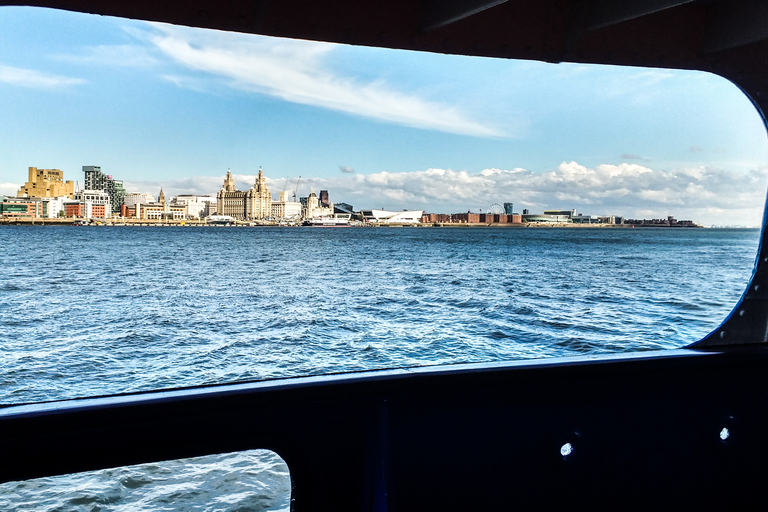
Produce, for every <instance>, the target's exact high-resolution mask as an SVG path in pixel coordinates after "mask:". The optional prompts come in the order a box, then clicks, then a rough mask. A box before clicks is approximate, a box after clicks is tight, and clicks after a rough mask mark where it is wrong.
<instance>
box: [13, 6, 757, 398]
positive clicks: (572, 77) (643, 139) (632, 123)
mask: <svg viewBox="0 0 768 512" xmlns="http://www.w3.org/2000/svg"><path fill="white" fill-rule="evenodd" d="M0 98H2V100H0V116H2V118H3V119H4V120H5V122H4V123H2V124H1V125H0V140H3V141H4V145H3V147H4V148H5V150H4V155H3V159H2V161H0V175H1V176H2V178H1V179H0V193H2V194H4V195H5V196H7V197H6V199H4V202H3V206H2V208H3V212H2V214H3V215H2V217H3V218H2V222H3V224H2V225H0V246H1V247H2V248H3V252H2V260H1V261H2V268H3V272H2V273H1V274H0V291H2V293H0V325H3V328H4V332H3V334H4V341H3V353H2V356H1V357H2V365H3V368H4V379H5V385H4V386H3V387H2V390H0V402H1V403H3V404H12V403H23V402H33V401H40V400H54V399H61V398H72V397H77V396H89V395H103V394H112V393H120V392H129V391H142V390H149V389H158V388H175V387H179V386H189V385H200V384H212V383H223V382H236V381H243V380H253V379H270V378H276V377H284V376H296V375H310V374H327V373H336V372H349V371H358V370H370V369H381V368H392V367H412V366H423V365H436V364H452V363H464V362H484V361H500V360H516V359H528V358H541V357H561V356H571V355H582V354H599V353H607V352H627V351H640V350H654V349H663V348H674V347H681V346H685V345H687V344H689V343H691V342H694V341H696V340H697V339H699V338H701V337H702V336H704V335H705V334H707V333H708V332H709V331H711V330H712V329H714V328H715V327H717V325H718V324H719V322H720V321H721V320H722V319H723V318H724V317H725V316H726V315H727V314H728V312H729V311H730V310H731V309H732V307H733V306H734V304H735V303H736V302H737V300H738V298H739V296H740V295H741V293H742V291H743V289H744V287H745V284H746V282H747V280H748V278H749V276H750V272H751V270H752V267H753V262H754V257H755V249H756V246H757V240H758V235H759V233H758V230H757V226H758V225H759V223H760V219H761V212H762V208H763V202H764V196H765V189H766V186H765V185H766V171H767V170H768V166H766V161H768V151H767V148H768V146H767V145H766V142H765V129H764V127H763V126H762V124H761V120H760V118H759V116H758V115H757V113H756V112H755V111H754V109H753V107H752V105H751V104H750V102H749V101H748V99H747V98H745V97H744V95H743V94H742V93H741V92H740V91H739V90H738V89H737V88H736V87H734V86H733V85H732V84H730V83H728V82H727V81H725V80H723V79H721V78H718V77H716V76H713V75H709V74H706V73H693V72H683V71H670V70H660V69H638V68H615V67H606V66H602V67H600V66H583V65H571V64H560V65H552V64H543V63H533V62H515V61H505V60H497V59H477V58H466V57H457V56H447V55H435V54H420V53H408V52H396V51H391V50H383V49H371V48H358V47H349V46H342V45H331V44H322V43H314V42H308V41H292V40H281V39H270V38H264V37H256V36H249V35H243V34H231V33H223V32H216V31H204V30H197V29H191V28H185V27H174V26H169V25H164V24H158V23H145V22H139V21H131V20H122V19H114V18H109V17H99V16H89V15H82V14H74V13H67V12H60V11H51V10H45V9H29V8H21V7H6V8H3V9H2V11H1V12H0ZM56 171H59V174H57V173H56ZM41 173H42V174H41ZM40 176H44V177H45V180H47V181H45V182H44V183H43V181H40V179H42V178H40ZM38 178H39V179H38ZM43 184H44V185H45V186H46V187H47V188H46V190H50V189H51V187H53V188H54V189H56V190H57V192H56V194H58V196H59V197H61V196H63V197H65V200H63V201H62V202H61V203H60V204H59V203H55V204H57V206H56V207H55V208H50V209H46V210H45V211H50V212H63V214H61V220H59V219H44V218H41V217H40V216H37V214H35V218H34V219H32V220H30V217H32V214H31V213H30V212H32V211H35V212H37V211H38V210H35V208H36V206H35V205H36V204H37V203H36V202H35V201H32V200H31V199H30V198H34V197H37V196H39V195H40V194H39V193H38V192H35V191H36V190H42V189H41V188H40V187H41V186H42V185H43ZM67 187H70V188H67ZM33 189H34V190H33ZM86 190H87V191H88V192H87V193H86V192H85V191H86ZM77 193H80V194H81V195H80V196H78V197H80V199H79V201H80V202H79V203H78V199H76V198H75V195H76V194H77ZM36 194H37V195H36ZM17 196H26V197H21V198H18V197H17ZM69 196H72V197H69ZM85 196H87V199H86V197H85ZM38 199H39V200H41V201H42V199H41V198H39V197H38ZM48 199H54V198H46V200H48ZM207 199H208V200H207ZM49 202H50V201H49ZM81 203H82V204H81ZM331 204H333V207H332V206H331ZM119 206H122V207H123V208H120V207H119ZM108 210H109V212H108ZM39 211H43V209H42V208H41V209H39ZM107 212H108V213H109V215H108V214H107ZM332 214H334V215H335V217H333V218H331V216H332ZM428 214H431V215H428ZM59 215H60V214H59V213H56V214H55V215H54V216H55V217H58V216H59ZM346 215H349V217H345V216H346ZM301 217H304V218H306V219H307V220H314V221H316V222H315V224H321V225H322V224H325V225H324V226H322V227H318V226H309V227H300V226H297V225H295V224H299V223H300V221H301V220H303V219H302V218H301ZM57 221H58V222H61V224H62V225H58V224H56V222H57ZM348 223H351V224H353V225H354V226H352V227H339V226H335V225H336V224H338V225H346V224H348ZM41 224H45V225H44V226H43V225H41ZM78 224H83V225H82V226H79V227H76V225H78ZM694 224H695V225H698V226H706V227H694V226H693V225H694ZM747 228H749V229H747Z"/></svg>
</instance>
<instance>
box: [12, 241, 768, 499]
mask: <svg viewBox="0 0 768 512" xmlns="http://www.w3.org/2000/svg"><path fill="white" fill-rule="evenodd" d="M758 237H759V232H758V231H757V230H719V229H581V228H573V229H544V228H542V229H530V228H529V229H523V228H521V229H512V228H499V229H471V228H467V229H465V228H404V229H394V228H392V229H387V228H379V229H312V228H192V227H183V228H170V227H165V228H147V227H144V228H141V227H135V228H132V227H99V228H68V227H49V226H46V227H24V226H4V227H0V244H1V245H0V246H2V251H0V268H2V275H0V327H1V328H2V332H3V334H4V336H3V342H2V347H3V351H2V358H1V359H0V365H2V386H0V403H2V404H15V403H25V402H34V401H41V400H53V399H62V398H71V397H77V396H89V395H90V396H92V395H104V394H112V393H120V392H127V391H140V390H149V389H157V388H171V387H179V386H189V385H198V384H210V383H222V382H235V381H243V380H254V379H270V378H275V377H284V376H296V375H313V374H326V373H337V372H349V371H359V370H370V369H381V368H393V367H406V366H422V365H435V364H453V363H464V362H481V361H499V360H514V359H530V358H543V357H559V356H568V355H577V354H596V353H608V352H626V351H640V350H655V349H667V348H677V347H681V346H685V345H687V344H689V343H692V342H694V341H696V340H697V339H699V338H701V337H702V336H704V335H705V334H707V333H708V332H710V331H711V330H713V329H715V328H716V327H717V326H718V325H719V323H720V322H721V321H722V320H723V318H724V317H725V316H726V315H727V314H728V312H729V311H730V310H731V309H732V308H733V306H734V305H735V303H736V301H737V300H738V298H739V296H740V295H741V293H742V292H743V290H744V288H745V285H746V283H747V280H748V279H749V276H750V274H751V271H752V268H753V265H754V259H755V253H756V248H757V242H758ZM273 455H274V454H269V453H268V452H264V453H261V452H244V453H242V454H237V455H233V456H230V457H229V458H226V457H225V458H223V459H222V458H215V457H214V458H202V459H201V460H198V461H196V462H186V463H184V464H181V463H179V462H178V461H176V462H170V463H162V464H158V465H146V466H142V467H140V468H139V469H136V468H128V469H126V468H122V469H120V470H112V473H109V472H96V473H89V474H86V475H76V476H72V477H65V478H64V479H63V480H61V481H59V483H57V484H54V483H51V482H48V481H43V483H39V482H40V481H36V482H38V483H36V484H35V485H34V486H32V490H31V491H30V490H29V488H28V487H24V485H25V484H23V483H21V484H6V485H5V486H2V487H0V507H2V508H3V509H9V510H18V511H21V510H87V511H95V510H115V511H118V510H159V509H163V508H162V507H161V506H160V505H159V503H162V501H153V500H154V499H157V500H160V499H161V498H160V497H161V496H168V495H169V494H170V495H173V496H175V497H176V498H175V500H174V501H173V502H172V503H186V505H178V507H177V508H174V506H176V505H169V506H170V507H171V508H165V509H167V510H197V509H196V508H193V506H192V505H190V504H191V503H198V504H199V507H201V508H199V510H282V509H285V508H287V507H288V505H287V501H286V498H285V497H284V496H285V493H286V492H289V491H287V490H286V489H289V484H287V483H286V480H287V476H286V475H287V469H286V468H285V467H284V465H283V466H279V464H280V463H279V462H276V461H274V460H273V459H272V458H271V457H273ZM232 457H234V459H233V458H232ZM244 461H248V462H244ZM174 464H176V465H178V467H179V468H187V469H179V471H181V473H182V474H185V475H187V477H188V478H187V480H185V479H184V478H180V479H178V481H177V480H176V479H175V477H174V478H171V479H170V481H171V483H166V480H164V478H165V477H163V475H165V472H166V471H168V470H169V467H170V466H173V465H174ZM174 467H176V466H174ZM189 467H196V468H197V469H196V471H197V473H195V474H196V475H198V476H197V477H195V478H198V479H199V485H198V484H195V485H191V484H189V482H190V481H195V480H194V478H192V477H191V476H189V474H188V473H189V472H190V470H189ZM222 468H229V469H226V470H224V469H222ZM244 468H250V469H249V470H248V471H253V472H254V475H253V482H256V483H254V484H252V485H253V486H255V487H253V488H249V489H240V488H236V487H231V488H227V486H226V485H223V486H222V485H220V484H221V481H220V480H219V479H217V477H216V475H217V474H218V473H217V472H219V471H224V473H225V475H227V476H225V477H223V478H224V480H225V481H226V480H227V479H228V478H230V479H232V481H236V480H237V479H238V478H241V477H242V474H241V473H242V472H243V471H246V469H244ZM120 471H129V472H130V471H135V472H138V474H139V475H140V476H139V477H138V478H139V479H141V478H145V479H147V480H150V481H152V482H154V483H153V485H152V486H148V487H149V488H151V489H153V490H152V491H151V492H150V491H148V490H146V488H144V486H140V487H142V490H141V492H139V491H136V490H135V489H129V488H126V487H125V486H124V485H122V484H121V483H120V482H122V480H121V478H123V476H121V475H122V473H119V472H120ZM141 475H143V476H141ZM200 475H205V476H204V477H201V476H200ZM275 475H283V479H282V480H280V479H279V478H278V477H276V476H275ZM190 478H192V480H190ZM83 479H84V480H83ZM271 479H275V480H274V482H277V483H275V485H272V486H271V490H270V491H269V492H267V491H264V492H262V494H259V492H261V491H258V492H257V490H255V489H257V488H259V485H261V484H259V482H264V481H271ZM44 480H45V479H44ZM62 482H63V483H62ZM83 482H98V485H96V484H94V485H95V487H96V488H98V489H100V490H99V491H98V492H96V493H95V494H88V493H86V494H85V495H84V494H83V493H79V494H78V493H75V494H74V495H73V494H72V492H74V491H72V489H78V488H80V487H78V486H81V487H82V486H83V485H85V484H83ZM185 482H186V483H185ZM217 482H218V483H217ZM57 485H58V486H59V487H57ZM94 485H90V486H88V487H89V488H91V487H94ZM9 486H10V487H9ZM19 486H21V487H19ZM190 486H191V487H190ZM211 486H214V487H213V488H215V492H214V491H213V490H212V487H211ZM177 487H178V488H177ZM59 488H61V489H62V490H59V491H55V492H54V491H52V489H59ZM275 489H282V491H280V492H282V493H283V494H281V495H280V496H282V497H280V496H277V495H276V494H274V493H277V494H280V493H279V492H278V491H276V490H275ZM193 491H194V492H193ZM270 492H271V493H273V494H270ZM254 493H255V494H254ZM52 494H53V495H55V496H56V497H54V498H51V495H52ZM214 495H215V496H218V498H214V497H213V496H214ZM254 495H259V496H261V498H260V499H256V500H255V501H247V500H252V497H253V496H254ZM7 496H12V497H14V498H13V499H10V498H5V499H7V501H6V502H3V501H2V499H4V497H7ZM89 496H90V498H89ZM148 496H154V498H149V497H148ZM238 497H242V499H244V500H246V502H242V503H241V502H239V501H237V500H238V499H239V498H238ZM112 498H114V499H112ZM217 499H223V500H225V501H226V499H232V500H234V501H233V503H224V502H222V503H219V502H217V501H216V500H217ZM19 500H26V501H24V502H25V503H26V502H28V501H29V500H32V502H34V501H35V500H37V506H32V507H31V508H28V509H25V508H22V507H21V506H20V505H17V508H13V507H11V506H9V505H10V504H11V503H14V502H17V503H18V502H20V501H19ZM68 500H69V501H68ZM71 500H75V501H76V503H75V502H72V501H71ZM77 500H81V501H77ZM89 500H90V501H89ZM99 500H101V501H99ZM110 500H111V501H110ZM184 500H187V501H184ZM270 500H271V501H270ZM281 500H282V501H281ZM211 503H213V505H211ZM216 503H218V505H217V504H216ZM203 504H205V505H203ZM75 505H76V506H75ZM195 506H197V505H195ZM57 507H58V508H57ZM77 507H80V508H77ZM121 507H127V508H121ZM206 507H208V508H206Z"/></svg>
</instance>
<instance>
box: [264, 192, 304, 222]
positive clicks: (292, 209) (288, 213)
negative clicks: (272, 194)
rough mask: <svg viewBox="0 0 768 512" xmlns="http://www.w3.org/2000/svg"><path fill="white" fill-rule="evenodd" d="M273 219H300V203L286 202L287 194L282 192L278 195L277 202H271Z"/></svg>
mask: <svg viewBox="0 0 768 512" xmlns="http://www.w3.org/2000/svg"><path fill="white" fill-rule="evenodd" d="M271 216H272V218H273V219H291V220H293V219H295V220H298V219H299V218H300V217H301V203H297V202H296V201H289V200H288V192H286V191H285V190H283V191H282V192H280V193H279V194H278V200H277V201H272V212H271Z"/></svg>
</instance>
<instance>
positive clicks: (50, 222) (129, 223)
mask: <svg viewBox="0 0 768 512" xmlns="http://www.w3.org/2000/svg"><path fill="white" fill-rule="evenodd" d="M76 220H79V219H70V218H67V219H0V226H19V225H21V226H74V225H75V222H76ZM78 227H206V228H224V227H229V228H243V227H265V228H270V227H301V226H286V225H280V224H277V223H275V224H271V223H253V222H238V223H236V224H234V225H230V226H222V225H215V224H206V223H205V222H201V221H189V220H187V221H177V222H167V221H164V222H161V221H151V220H140V221H137V220H130V219H129V220H120V221H94V222H92V223H89V224H86V225H83V226H78ZM350 227H353V228H421V229H423V228H448V229H451V228H513V229H528V228H543V229H552V228H555V229H557V228H576V229H632V228H642V229H648V228H663V229H691V228H703V227H704V226H699V225H695V226H664V225H648V224H645V225H641V224H574V223H565V222H562V223H548V222H528V223H515V224H512V223H458V222H456V223H447V222H446V223H439V222H436V223H423V224H361V225H353V226H350ZM312 229H317V228H312ZM323 229H328V228H323ZM734 229H736V228H734ZM741 229H750V228H741Z"/></svg>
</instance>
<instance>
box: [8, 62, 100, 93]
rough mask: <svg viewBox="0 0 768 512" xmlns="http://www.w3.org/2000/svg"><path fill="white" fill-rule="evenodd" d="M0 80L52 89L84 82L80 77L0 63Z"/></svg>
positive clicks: (18, 84)
mask: <svg viewBox="0 0 768 512" xmlns="http://www.w3.org/2000/svg"><path fill="white" fill-rule="evenodd" d="M0 82H5V83H7V84H11V85H17V86H20V87H30V88H34V89H54V88H57V87H68V86H71V85H78V84H82V83H85V80H83V79H82V78H71V77H68V76H61V75H54V74H46V73H41V72H40V71H35V70H33V69H24V68H16V67H13V66H3V65H0Z"/></svg>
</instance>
